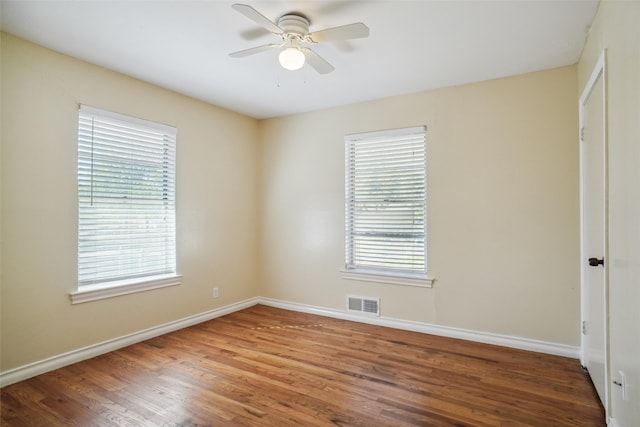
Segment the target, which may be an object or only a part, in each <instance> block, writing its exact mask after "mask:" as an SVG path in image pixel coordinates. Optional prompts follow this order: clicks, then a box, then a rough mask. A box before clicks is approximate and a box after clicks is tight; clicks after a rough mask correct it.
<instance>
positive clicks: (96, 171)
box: [78, 105, 176, 287]
mask: <svg viewBox="0 0 640 427" xmlns="http://www.w3.org/2000/svg"><path fill="white" fill-rule="evenodd" d="M175 143H176V129H175V128H172V127H170V126H166V125H162V124H158V123H153V122H148V121H145V120H140V119H136V118H132V117H128V116H124V115H120V114H116V113H112V112H108V111H103V110H99V109H95V108H92V107H88V106H84V105H83V106H81V107H80V114H79V125H78V197H79V222H78V284H79V286H80V287H81V286H83V285H90V284H97V283H104V282H115V281H122V280H127V279H134V278H143V277H151V276H158V275H165V274H172V273H175V272H176V249H175V247H176V233H175Z"/></svg>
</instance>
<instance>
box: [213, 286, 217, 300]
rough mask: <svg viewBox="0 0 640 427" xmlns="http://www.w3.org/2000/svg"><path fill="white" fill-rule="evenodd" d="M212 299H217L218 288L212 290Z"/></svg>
mask: <svg viewBox="0 0 640 427" xmlns="http://www.w3.org/2000/svg"><path fill="white" fill-rule="evenodd" d="M213 297H214V298H218V288H213Z"/></svg>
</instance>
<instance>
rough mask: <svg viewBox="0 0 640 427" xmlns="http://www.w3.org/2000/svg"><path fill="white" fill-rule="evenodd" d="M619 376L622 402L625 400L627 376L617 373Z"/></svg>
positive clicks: (620, 372)
mask: <svg viewBox="0 0 640 427" xmlns="http://www.w3.org/2000/svg"><path fill="white" fill-rule="evenodd" d="M618 374H620V386H621V388H622V400H624V401H626V400H627V376H626V375H625V374H624V372H622V371H618Z"/></svg>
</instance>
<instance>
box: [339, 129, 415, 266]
mask: <svg viewBox="0 0 640 427" xmlns="http://www.w3.org/2000/svg"><path fill="white" fill-rule="evenodd" d="M345 147H346V155H345V161H346V183H345V193H346V194H345V196H346V206H345V211H346V215H345V216H346V230H345V231H346V234H345V235H346V242H345V246H346V269H347V270H363V271H372V272H375V271H379V272H381V273H385V274H409V275H417V276H424V275H426V272H427V262H426V129H425V127H424V126H421V127H415V128H406V129H397V130H392V131H383V132H371V133H366V134H359V135H348V136H346V137H345Z"/></svg>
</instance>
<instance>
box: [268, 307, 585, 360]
mask: <svg viewBox="0 0 640 427" xmlns="http://www.w3.org/2000/svg"><path fill="white" fill-rule="evenodd" d="M259 302H260V304H264V305H268V306H271V307H277V308H283V309H286V310H294V311H300V312H304V313H310V314H318V315H321V316H328V317H334V318H337V319H344V320H352V321H355V322H361V323H368V324H372V325H378V326H386V327H389V328H395V329H403V330H407V331H414V332H421V333H424V334H431V335H438V336H443V337H449V338H458V339H463V340H467V341H475V342H481V343H485V344H493V345H499V346H502V347H510V348H517V349H520V350H528V351H535V352H538V353H546V354H553V355H556V356H564V357H570V358H572V359H578V358H579V357H580V348H579V347H572V346H569V345H564V344H556V343H551V342H546V341H539V340H533V339H528V338H520V337H513V336H509V335H499V334H492V333H488V332H479V331H472V330H468V329H460V328H452V327H449V326H439V325H432V324H428V323H422V322H413V321H411V320H402V319H394V318H390V317H373V316H361V315H357V314H351V313H348V312H346V311H340V310H333V309H327V308H324V307H316V306H312V305H306V304H298V303H291V302H287V301H280V300H276V299H271V298H260V299H259Z"/></svg>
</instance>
